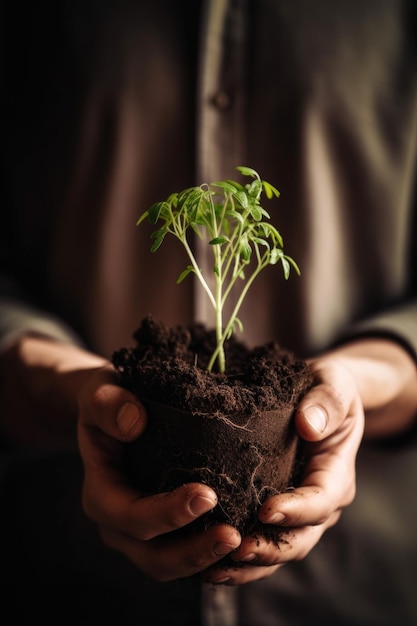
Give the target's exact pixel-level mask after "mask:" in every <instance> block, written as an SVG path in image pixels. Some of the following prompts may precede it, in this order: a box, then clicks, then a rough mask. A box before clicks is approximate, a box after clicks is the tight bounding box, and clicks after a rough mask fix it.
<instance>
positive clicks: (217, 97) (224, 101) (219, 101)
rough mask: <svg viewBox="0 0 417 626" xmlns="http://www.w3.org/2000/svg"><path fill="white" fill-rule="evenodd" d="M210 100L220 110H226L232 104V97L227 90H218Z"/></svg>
mask: <svg viewBox="0 0 417 626" xmlns="http://www.w3.org/2000/svg"><path fill="white" fill-rule="evenodd" d="M211 102H212V104H213V105H214V106H215V107H216V108H217V109H219V110H220V111H227V109H230V106H231V104H232V98H231V97H230V95H229V94H228V93H227V91H218V92H217V93H216V94H214V96H213V97H212V99H211Z"/></svg>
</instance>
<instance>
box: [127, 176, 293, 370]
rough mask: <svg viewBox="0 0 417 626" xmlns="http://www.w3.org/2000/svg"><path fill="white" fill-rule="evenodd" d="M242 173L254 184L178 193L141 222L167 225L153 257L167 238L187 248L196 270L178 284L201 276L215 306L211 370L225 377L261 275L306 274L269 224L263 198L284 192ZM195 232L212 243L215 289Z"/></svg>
mask: <svg viewBox="0 0 417 626" xmlns="http://www.w3.org/2000/svg"><path fill="white" fill-rule="evenodd" d="M236 169H237V170H238V171H239V172H240V173H241V174H242V175H243V176H249V177H251V178H252V179H253V180H252V181H251V182H249V183H248V184H246V185H242V184H240V183H238V182H236V181H234V180H224V181H219V182H214V183H210V184H208V183H204V184H202V185H200V186H198V187H190V188H188V189H184V190H183V191H180V192H177V193H172V194H171V195H170V196H169V197H168V198H167V199H166V200H164V201H162V202H156V203H155V204H153V205H152V206H151V207H150V208H149V209H148V210H147V211H145V212H144V213H143V214H142V215H141V216H140V217H139V219H138V221H137V225H139V224H141V223H142V222H143V221H144V220H145V219H148V220H149V221H150V223H151V224H153V225H156V224H157V223H158V222H162V226H161V227H160V228H158V229H157V230H155V231H154V232H153V233H152V239H153V244H152V246H151V251H152V252H156V250H158V248H159V247H160V245H161V244H162V242H163V240H164V238H165V236H166V235H167V234H171V235H174V236H175V237H176V238H177V239H179V241H180V242H181V243H182V245H183V246H184V249H185V250H186V253H187V255H188V258H189V260H190V264H189V265H187V267H186V268H185V269H184V270H183V271H182V272H181V274H180V275H179V277H178V279H177V283H181V282H182V281H183V280H184V278H186V276H188V275H189V274H195V275H196V276H197V278H198V280H199V281H200V283H201V285H202V287H203V289H204V290H205V292H206V294H207V296H208V298H209V300H210V303H211V305H212V307H213V309H214V314H215V333H216V347H215V350H214V351H213V354H212V355H211V358H210V361H209V363H208V366H207V369H208V370H209V371H211V370H212V369H213V367H214V364H215V363H216V362H217V369H218V371H219V372H221V373H224V372H225V371H226V361H225V352H224V344H225V341H226V340H227V339H229V338H230V337H231V336H232V334H233V332H235V330H236V328H238V329H239V330H240V331H243V325H242V322H241V320H240V319H239V317H238V313H239V310H240V308H241V306H242V303H243V301H244V299H245V297H246V295H247V293H248V290H249V288H250V286H251V285H252V283H253V281H254V280H255V278H256V277H257V276H258V274H259V273H260V272H261V271H262V270H263V269H264V268H265V267H267V266H268V265H275V264H277V263H278V262H280V263H281V265H282V269H283V272H284V277H285V279H288V278H289V275H290V269H291V266H292V267H293V268H294V270H295V271H296V273H297V274H300V269H299V267H298V265H297V263H296V262H295V261H294V259H292V258H291V257H290V256H288V255H287V254H285V253H284V247H283V246H284V242H283V238H282V236H281V234H280V232H279V231H278V230H277V229H276V228H275V226H273V225H272V224H271V223H270V222H269V220H270V215H269V214H268V213H267V211H266V210H265V209H264V208H263V207H262V206H261V198H262V194H263V193H265V195H266V197H267V198H268V199H269V200H270V199H272V198H273V197H274V196H276V197H279V191H278V190H277V189H276V188H275V187H274V186H273V185H271V184H270V183H267V182H266V181H264V180H261V178H260V176H259V174H258V172H256V171H255V170H254V169H252V168H250V167H244V166H239V167H237V168H236ZM190 229H191V232H192V233H194V234H195V235H197V236H198V237H199V238H201V239H203V238H204V237H207V239H208V243H209V245H210V246H211V248H212V251H213V260H214V263H213V273H214V287H213V288H211V287H210V285H209V280H208V277H205V276H204V275H203V272H202V271H201V269H200V267H199V265H198V261H197V259H196V257H195V255H194V252H193V250H192V247H191V246H190V242H189V234H190ZM235 285H240V288H239V292H238V297H237V300H236V303H235V306H234V308H233V310H232V313H231V314H230V316H229V318H228V319H227V320H226V322H225V321H224V319H223V312H224V307H225V303H226V301H227V298H228V297H229V295H230V293H231V291H232V288H233V287H234V286H235Z"/></svg>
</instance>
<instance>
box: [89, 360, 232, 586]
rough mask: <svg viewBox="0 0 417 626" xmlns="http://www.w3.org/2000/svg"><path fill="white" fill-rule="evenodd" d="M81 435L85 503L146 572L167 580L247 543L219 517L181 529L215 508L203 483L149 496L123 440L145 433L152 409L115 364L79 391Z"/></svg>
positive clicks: (110, 542)
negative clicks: (133, 475) (131, 476)
mask: <svg viewBox="0 0 417 626" xmlns="http://www.w3.org/2000/svg"><path fill="white" fill-rule="evenodd" d="M78 401H79V421H78V441H79V449H80V453H81V456H82V460H83V464H84V468H85V480H84V487H83V507H84V510H85V512H86V514H87V515H88V516H89V517H90V518H91V519H92V520H93V521H94V522H96V523H97V525H98V528H99V532H100V535H101V537H102V540H103V541H104V543H105V544H106V545H107V546H109V547H111V548H113V549H115V550H118V551H119V552H122V553H123V554H124V555H125V556H126V557H127V558H128V559H130V560H131V561H132V562H133V563H134V564H135V565H136V566H137V567H138V568H139V569H140V570H141V571H142V572H144V573H146V574H147V575H148V576H150V577H152V578H154V579H156V580H159V581H168V580H173V579H176V578H183V577H187V576H191V575H193V574H196V573H198V572H201V571H202V570H205V569H206V568H208V567H209V566H211V565H213V564H214V563H216V562H217V561H219V560H220V559H221V558H222V557H223V556H224V555H226V554H228V553H229V552H231V551H232V550H234V549H235V548H237V547H238V546H239V545H240V542H241V538H240V535H239V533H238V531H237V530H235V529H234V528H232V527H231V526H227V525H219V526H215V527H212V528H210V529H209V530H207V531H204V532H200V533H198V534H195V533H193V534H189V533H188V534H186V535H184V536H181V534H180V533H175V532H173V531H176V530H178V529H181V528H183V527H184V526H186V525H187V524H190V523H191V522H193V521H194V520H195V519H196V518H197V517H198V516H200V515H202V514H203V513H206V512H207V511H209V510H210V509H212V508H213V507H214V506H215V505H216V503H217V498H216V494H215V493H214V491H213V490H212V489H211V488H210V487H208V486H206V485H203V484H199V483H189V484H187V485H183V486H182V487H179V488H178V489H176V490H175V491H173V492H169V493H160V494H157V495H155V496H148V497H142V496H141V494H140V493H138V492H137V491H136V490H135V489H133V487H132V486H131V485H129V482H128V480H127V478H126V476H125V474H124V471H123V445H122V444H123V442H127V441H131V440H133V439H135V438H136V437H138V436H140V434H141V432H142V431H143V430H144V428H145V427H146V411H145V408H144V406H143V405H142V404H141V403H140V402H138V401H137V400H136V399H135V397H134V396H133V395H132V394H131V393H129V392H128V391H126V390H125V389H122V388H121V387H119V386H118V385H117V377H116V373H115V371H114V370H113V368H112V367H111V365H108V366H106V367H103V368H100V369H98V370H95V371H92V372H91V374H90V375H89V376H88V377H87V379H86V380H85V382H84V385H83V387H82V389H81V390H80V393H79V398H78Z"/></svg>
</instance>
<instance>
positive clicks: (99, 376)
mask: <svg viewBox="0 0 417 626" xmlns="http://www.w3.org/2000/svg"><path fill="white" fill-rule="evenodd" d="M118 383H119V378H118V376H117V373H116V371H115V370H114V369H113V368H112V366H110V365H109V366H106V367H103V368H100V369H97V370H94V371H93V372H91V373H90V375H89V376H88V379H87V380H86V381H85V384H84V387H83V389H82V391H81V393H80V398H79V403H78V404H79V418H80V424H81V425H82V426H84V427H96V428H99V429H100V430H101V431H103V432H105V433H106V434H108V435H109V436H111V437H114V438H116V439H118V440H120V441H132V440H133V439H135V438H136V437H138V436H139V435H140V434H141V433H142V432H143V430H144V429H145V427H146V421H147V413H146V409H145V407H144V405H143V404H142V403H141V402H140V401H139V400H138V399H137V398H136V396H135V395H134V394H133V393H131V392H130V391H128V390H127V389H124V388H123V387H121V386H120V385H119V384H118Z"/></svg>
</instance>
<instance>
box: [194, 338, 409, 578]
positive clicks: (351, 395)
mask: <svg viewBox="0 0 417 626" xmlns="http://www.w3.org/2000/svg"><path fill="white" fill-rule="evenodd" d="M310 364H311V367H312V369H313V371H314V372H315V376H316V384H315V386H314V387H313V388H312V389H311V391H310V392H309V393H308V394H306V396H305V397H304V398H303V400H302V402H301V403H300V405H299V407H298V410H297V413H296V416H295V423H296V427H297V430H298V432H299V435H300V436H301V437H302V439H303V440H304V444H303V448H304V454H305V458H306V465H305V469H304V473H303V477H302V480H301V484H300V485H299V487H298V488H297V489H295V490H293V491H290V492H288V493H284V494H280V495H277V496H273V497H270V498H269V499H268V500H267V501H266V502H265V503H264V504H263V506H262V507H261V509H260V511H259V519H260V520H261V521H262V522H264V523H268V524H271V523H272V524H278V525H282V526H284V528H285V529H286V530H285V531H284V532H283V534H282V539H283V542H282V543H281V544H280V545H279V546H274V545H273V544H271V543H268V542H266V541H265V540H263V541H260V540H259V538H257V539H256V540H254V539H251V538H245V539H244V540H243V541H242V544H241V546H240V547H239V548H238V549H237V550H236V551H235V552H234V553H233V555H232V559H233V560H235V561H237V562H239V565H240V567H238V568H232V567H229V568H227V569H219V568H216V567H213V568H211V569H210V570H209V571H208V572H206V573H205V575H204V577H205V580H207V581H209V582H217V583H220V582H222V583H224V584H229V585H237V584H242V583H246V582H249V581H253V580H257V579H261V578H264V577H266V576H270V575H271V574H272V573H273V572H275V571H276V570H277V569H278V568H279V567H281V566H282V565H283V564H284V563H287V562H289V561H294V560H295V561H296V560H300V559H303V558H304V557H306V556H307V555H308V553H309V552H310V551H311V550H312V549H313V547H314V546H315V545H316V544H317V543H318V541H319V540H320V539H321V537H322V535H323V533H324V532H325V531H326V530H327V529H328V528H330V527H331V526H333V525H334V524H335V523H336V522H337V521H338V519H339V517H340V515H341V511H342V509H343V508H344V507H346V506H348V505H349V504H350V503H351V502H352V500H353V498H354V496H355V491H356V486H355V462H356V455H357V451H358V448H359V446H360V443H361V440H362V436H363V432H364V409H365V410H366V413H367V425H366V433H368V434H369V435H370V436H374V437H375V436H388V435H390V434H393V433H396V432H401V431H403V430H404V429H406V428H408V427H409V426H410V425H411V423H412V421H413V419H415V415H416V406H417V370H416V367H415V363H414V361H413V360H412V359H411V357H410V355H409V354H408V353H407V352H406V351H405V350H404V349H403V348H402V347H401V346H400V345H399V344H396V343H395V342H392V341H389V340H383V339H380V340H377V339H366V340H362V341H356V342H352V343H351V344H347V345H345V346H342V347H341V348H339V349H337V350H334V351H332V352H329V353H327V354H326V355H323V356H322V357H320V358H317V359H314V360H312V361H311V363H310ZM242 564H243V565H244V566H243V567H242Z"/></svg>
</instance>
